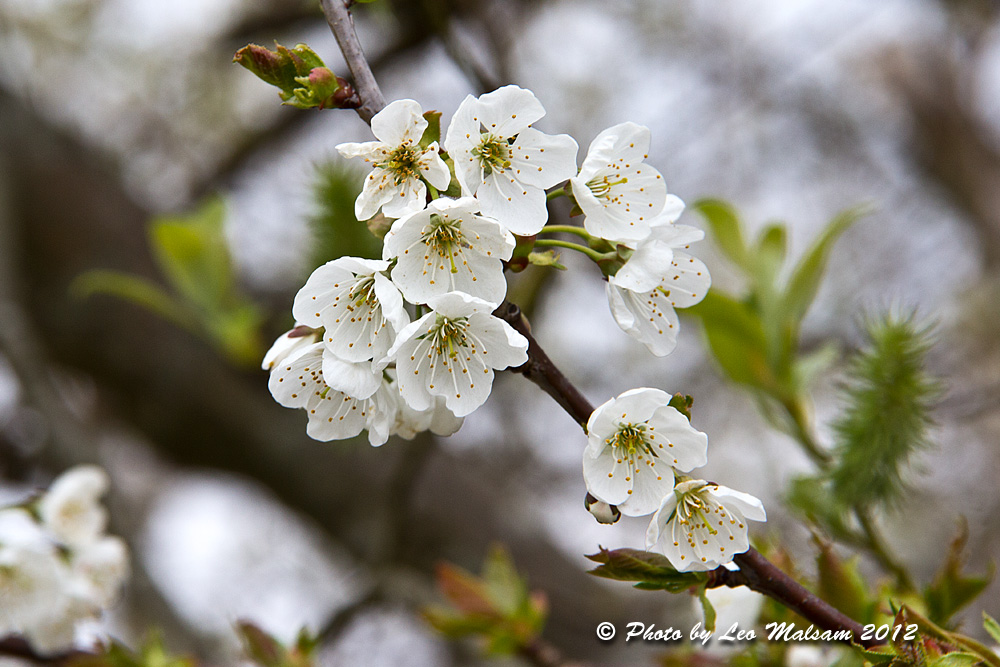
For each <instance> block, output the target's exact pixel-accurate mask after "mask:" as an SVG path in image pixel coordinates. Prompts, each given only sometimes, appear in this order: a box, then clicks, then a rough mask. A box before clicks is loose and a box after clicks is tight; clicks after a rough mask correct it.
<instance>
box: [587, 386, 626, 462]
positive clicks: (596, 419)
mask: <svg viewBox="0 0 1000 667" xmlns="http://www.w3.org/2000/svg"><path fill="white" fill-rule="evenodd" d="M616 400H617V399H614V398H612V399H610V400H608V401H605V402H604V403H602V404H601V405H600V406H598V407H597V409H596V410H594V411H593V412H592V413H590V419H588V420H587V442H588V444H587V451H589V452H590V454H591V455H592V456H597V455H598V454H599V453H600V452H602V451H603V450H604V448H605V443H604V441H605V440H606V439H608V438H610V437H611V436H612V435H614V433H615V431H617V430H618V419H617V418H619V417H618V414H617V407H616V405H615V403H616Z"/></svg>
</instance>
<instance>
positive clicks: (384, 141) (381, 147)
mask: <svg viewBox="0 0 1000 667" xmlns="http://www.w3.org/2000/svg"><path fill="white" fill-rule="evenodd" d="M422 113H423V111H422V109H421V108H420V105H419V104H417V103H416V102H414V101H413V100H396V101H395V102H392V103H391V104H389V105H388V106H386V108H385V109H383V110H382V111H380V112H379V113H377V114H375V116H374V117H373V118H372V133H373V134H374V135H375V137H376V138H377V139H378V141H368V142H365V143H361V144H358V143H346V144H340V145H339V146H337V150H339V151H340V154H341V155H343V156H344V157H346V158H355V157H356V158H362V159H364V161H365V162H368V163H369V164H371V165H372V170H371V173H369V174H368V177H367V178H366V179H365V185H364V188H363V189H362V191H361V194H360V195H359V196H358V199H357V201H356V202H355V203H354V214H355V216H356V217H357V218H358V220H368V219H369V218H371V217H372V216H374V215H375V213H377V212H378V210H379V209H380V208H381V209H382V213H383V214H385V215H386V216H387V217H390V218H401V217H403V216H404V215H408V214H410V213H415V212H417V211H419V210H420V209H422V208H423V207H424V205H425V204H426V203H427V188H426V186H424V183H423V182H422V181H421V178H423V179H424V180H426V181H427V182H428V183H430V184H431V185H433V186H434V187H435V188H437V189H438V190H444V189H446V188H447V187H448V184H449V183H450V182H451V172H450V171H448V165H446V164H445V163H444V160H442V159H441V156H440V154H439V153H438V145H437V142H436V141H435V142H434V143H432V144H430V145H429V146H427V147H426V148H424V147H422V146H421V145H420V138H421V137H422V136H423V134H424V130H426V129H427V120H426V119H425V118H424V117H423V115H422Z"/></svg>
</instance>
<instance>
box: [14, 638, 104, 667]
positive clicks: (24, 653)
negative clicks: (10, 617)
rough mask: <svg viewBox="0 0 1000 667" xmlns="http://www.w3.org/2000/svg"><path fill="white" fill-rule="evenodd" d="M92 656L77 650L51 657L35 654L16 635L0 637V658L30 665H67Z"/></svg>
mask: <svg viewBox="0 0 1000 667" xmlns="http://www.w3.org/2000/svg"><path fill="white" fill-rule="evenodd" d="M94 655H95V654H94V653H91V652H89V651H79V650H72V651H67V652H65V653H56V654H53V655H41V654H39V653H37V652H36V651H35V649H33V648H31V644H29V643H28V642H27V641H26V640H25V639H24V638H22V637H20V636H18V635H11V636H9V637H0V656H4V657H7V658H18V659H20V660H28V661H30V662H32V663H35V664H40V665H63V664H69V663H71V662H73V661H74V660H77V659H80V658H93V657H94Z"/></svg>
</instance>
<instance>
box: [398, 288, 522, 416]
mask: <svg viewBox="0 0 1000 667" xmlns="http://www.w3.org/2000/svg"><path fill="white" fill-rule="evenodd" d="M427 304H428V305H429V306H430V307H431V309H432V310H431V312H430V313H428V314H426V315H424V316H423V317H421V318H420V319H419V320H417V321H415V322H412V323H411V324H410V325H409V326H408V327H406V328H405V329H403V330H402V331H401V332H400V333H399V337H398V338H397V339H396V343H395V344H394V345H393V346H392V349H391V350H389V355H390V356H391V357H392V358H394V359H395V360H396V372H397V376H398V377H397V383H398V384H399V391H400V395H401V396H402V398H403V401H405V402H406V404H407V405H409V406H410V407H411V408H413V409H414V410H418V411H422V410H428V409H430V408H431V407H432V406H433V405H434V404H435V401H436V397H438V396H443V397H444V400H445V405H446V406H447V407H448V409H449V410H451V411H452V413H454V414H455V416H456V417H464V416H465V415H467V414H469V413H470V412H472V411H473V410H475V409H476V408H478V407H479V406H480V405H482V404H483V403H485V402H486V399H487V398H488V397H489V395H490V390H491V389H492V387H493V371H494V369H496V370H502V369H504V368H507V367H510V366H519V365H521V364H523V363H525V362H526V361H527V360H528V354H527V350H528V341H527V339H526V338H525V337H524V336H522V335H521V334H519V333H518V332H516V331H514V329H513V328H511V326H510V325H509V324H507V323H506V322H504V321H503V320H501V319H499V318H496V317H493V315H492V314H491V312H492V311H493V308H494V306H493V305H492V304H490V303H487V302H486V301H483V300H482V299H477V298H475V297H473V296H469V295H468V294H463V293H461V292H450V293H448V294H444V295H442V296H436V297H434V298H432V299H430V300H428V302H427Z"/></svg>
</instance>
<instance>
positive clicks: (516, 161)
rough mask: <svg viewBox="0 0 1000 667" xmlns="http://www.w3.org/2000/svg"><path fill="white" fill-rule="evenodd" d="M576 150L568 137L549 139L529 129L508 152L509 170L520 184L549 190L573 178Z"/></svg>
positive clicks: (574, 143) (559, 135)
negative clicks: (510, 169) (512, 171)
mask: <svg viewBox="0 0 1000 667" xmlns="http://www.w3.org/2000/svg"><path fill="white" fill-rule="evenodd" d="M578 150H579V147H578V146H577V145H576V140H575V139H573V137H571V136H569V135H568V134H556V135H548V134H543V133H541V132H539V131H538V130H536V129H534V128H528V129H526V130H523V131H522V132H521V133H520V134H519V135H518V136H517V141H515V142H514V145H513V146H511V148H510V154H511V156H510V161H511V168H512V169H513V170H514V173H515V176H516V178H517V179H518V180H520V181H521V182H522V183H527V184H528V185H534V186H535V187H538V188H549V187H552V186H553V185H555V184H557V183H561V182H563V181H565V180H566V179H568V178H570V177H572V176H575V175H576V153H577V151H578Z"/></svg>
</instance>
